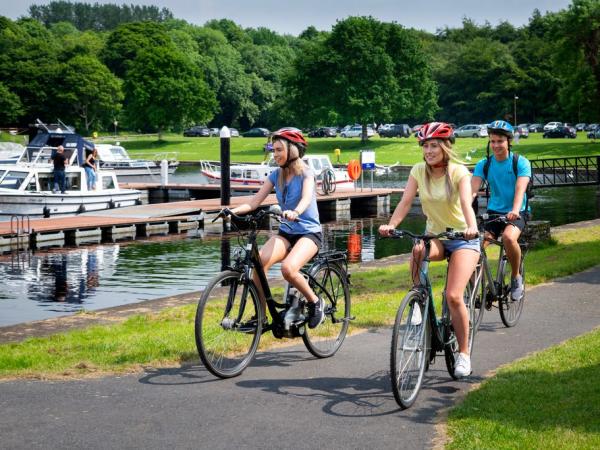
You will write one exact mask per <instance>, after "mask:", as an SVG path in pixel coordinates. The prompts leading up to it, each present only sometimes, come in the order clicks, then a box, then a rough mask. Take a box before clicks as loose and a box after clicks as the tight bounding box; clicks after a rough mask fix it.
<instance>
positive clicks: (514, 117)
mask: <svg viewBox="0 0 600 450" xmlns="http://www.w3.org/2000/svg"><path fill="white" fill-rule="evenodd" d="M513 100H514V103H515V104H514V107H515V110H514V115H513V119H514V121H515V127H516V126H517V100H519V97H517V94H515V98H514V99H513Z"/></svg>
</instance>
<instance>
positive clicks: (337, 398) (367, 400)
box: [236, 369, 481, 424]
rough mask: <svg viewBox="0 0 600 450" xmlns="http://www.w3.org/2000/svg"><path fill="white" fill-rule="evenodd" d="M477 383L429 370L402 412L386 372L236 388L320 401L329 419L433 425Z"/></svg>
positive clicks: (256, 382)
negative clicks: (390, 418)
mask: <svg viewBox="0 0 600 450" xmlns="http://www.w3.org/2000/svg"><path fill="white" fill-rule="evenodd" d="M438 372H439V373H438ZM480 380H481V378H479V377H470V378H469V379H468V380H467V381H466V383H467V384H465V382H456V381H453V380H451V379H450V378H449V376H448V373H447V372H446V371H445V370H444V371H442V370H438V371H434V370H433V369H430V371H429V372H428V373H427V374H426V376H425V379H424V382H423V386H422V388H421V392H420V393H419V398H418V399H417V402H416V403H415V404H414V405H413V407H412V408H410V409H408V410H404V411H402V410H401V409H400V408H399V406H398V404H397V403H396V400H395V399H394V395H393V394H392V391H391V386H390V378H389V372H388V371H387V370H380V371H377V372H373V373H371V374H370V375H369V376H367V377H361V378H352V377H320V378H319V377H317V378H286V379H255V380H243V381H238V382H237V383H236V385H237V386H239V387H241V388H247V389H257V388H258V389H261V390H262V391H263V392H267V393H272V394H277V395H285V396H294V397H296V398H298V399H309V400H311V401H314V400H315V399H317V400H321V401H322V402H323V403H324V404H323V406H322V408H321V409H322V411H323V412H324V413H326V414H329V415H332V416H337V417H354V418H360V417H378V416H387V415H392V414H400V415H401V416H402V417H403V418H405V419H407V420H410V421H413V422H417V423H424V424H431V423H435V422H436V413H437V412H438V411H439V410H440V409H441V408H445V407H448V406H451V405H453V404H454V402H455V401H456V395H455V394H456V392H457V391H459V390H461V389H466V388H467V385H468V384H473V383H477V382H479V381H480Z"/></svg>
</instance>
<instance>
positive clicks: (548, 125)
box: [544, 122, 563, 131]
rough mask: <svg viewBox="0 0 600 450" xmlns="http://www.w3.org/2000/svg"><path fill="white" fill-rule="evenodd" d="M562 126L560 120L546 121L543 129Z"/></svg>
mask: <svg viewBox="0 0 600 450" xmlns="http://www.w3.org/2000/svg"><path fill="white" fill-rule="evenodd" d="M562 126H563V123H562V122H548V123H547V124H546V125H544V131H548V130H554V129H555V128H557V127H562Z"/></svg>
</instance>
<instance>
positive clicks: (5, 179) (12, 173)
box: [0, 170, 29, 190]
mask: <svg viewBox="0 0 600 450" xmlns="http://www.w3.org/2000/svg"><path fill="white" fill-rule="evenodd" d="M4 172H6V173H4V174H2V175H0V188H4V189H15V190H16V189H19V188H20V187H21V185H22V184H23V181H25V178H27V175H29V172H22V171H17V170H9V171H4Z"/></svg>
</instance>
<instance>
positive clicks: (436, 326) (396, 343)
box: [390, 230, 475, 409]
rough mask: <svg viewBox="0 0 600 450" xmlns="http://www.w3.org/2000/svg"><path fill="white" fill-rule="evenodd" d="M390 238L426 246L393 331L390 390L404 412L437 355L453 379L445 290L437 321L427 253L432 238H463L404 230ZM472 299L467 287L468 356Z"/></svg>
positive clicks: (453, 342) (454, 353) (454, 345)
mask: <svg viewBox="0 0 600 450" xmlns="http://www.w3.org/2000/svg"><path fill="white" fill-rule="evenodd" d="M391 237H394V238H403V237H410V238H412V240H413V243H414V244H415V245H416V244H418V243H420V242H421V241H423V243H424V247H425V254H424V257H423V260H422V261H421V264H420V266H419V280H418V282H416V284H415V285H414V286H413V288H412V289H411V290H410V291H409V292H408V294H406V296H405V297H404V299H403V300H402V302H401V303H400V307H399V308H398V312H397V313H396V320H395V323H394V330H393V332H392V346H391V352H390V378H391V382H392V391H393V393H394V397H395V398H396V401H397V402H398V404H399V405H400V407H401V408H402V409H406V408H409V407H410V406H411V405H412V404H413V403H414V402H415V400H416V399H417V395H418V394H419V390H420V389H421V385H422V383H423V374H424V373H425V371H426V370H427V369H428V368H429V365H430V364H432V363H433V362H434V361H435V356H436V354H437V353H442V352H443V353H444V358H445V360H446V368H447V369H448V373H449V374H450V376H452V378H454V379H456V377H455V375H454V367H455V364H456V358H457V357H458V353H459V347H458V340H457V338H456V335H455V333H454V328H453V327H452V321H451V317H450V309H449V307H448V304H447V302H446V290H445V288H444V291H443V292H442V315H441V317H440V318H439V319H438V318H437V316H436V312H435V305H434V298H433V292H432V290H431V282H430V280H429V253H430V250H431V240H432V239H440V238H447V239H464V236H463V234H462V233H455V232H453V231H447V232H444V233H440V234H438V235H435V236H431V235H417V234H413V233H412V232H410V231H407V230H395V231H394V232H393V234H392V235H391ZM474 300H475V296H474V295H473V293H472V291H471V290H470V287H469V286H467V288H466V289H465V294H464V301H465V305H466V307H467V311H468V313H469V337H468V345H469V353H470V352H471V350H472V348H473V340H474V336H475V328H474V326H473V325H474V317H473V302H474ZM417 310H418V311H417Z"/></svg>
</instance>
